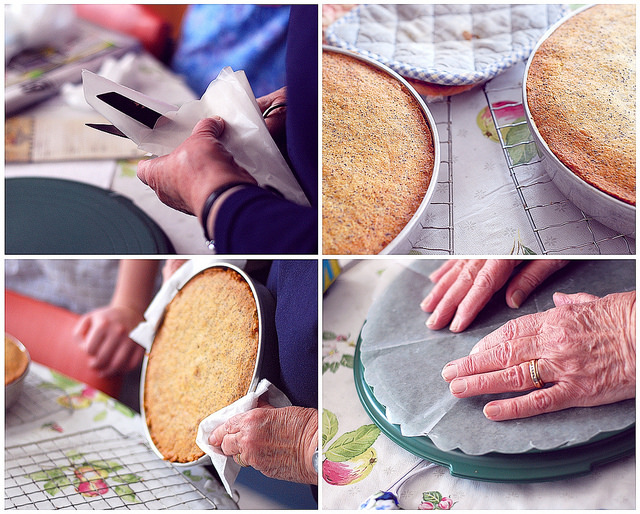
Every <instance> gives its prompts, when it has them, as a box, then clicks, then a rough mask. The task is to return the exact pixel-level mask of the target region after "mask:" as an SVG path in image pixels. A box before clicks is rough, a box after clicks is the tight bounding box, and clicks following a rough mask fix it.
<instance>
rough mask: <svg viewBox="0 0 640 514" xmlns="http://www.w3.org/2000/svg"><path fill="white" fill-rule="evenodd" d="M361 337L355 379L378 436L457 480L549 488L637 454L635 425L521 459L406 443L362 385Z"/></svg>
mask: <svg viewBox="0 0 640 514" xmlns="http://www.w3.org/2000/svg"><path fill="white" fill-rule="evenodd" d="M361 342H362V340H361V339H360V337H358V342H357V345H356V351H355V356H354V365H353V375H354V379H355V385H356V391H357V392H358V397H359V398H360V402H361V403H362V405H363V407H364V409H365V410H366V412H367V414H368V415H369V417H370V418H371V420H372V421H373V422H374V423H375V424H376V425H377V426H378V428H380V430H381V431H382V432H383V433H384V434H385V435H386V436H387V437H389V439H391V440H392V441H393V442H395V443H396V444H397V445H398V446H400V447H402V448H404V449H405V450H407V451H409V452H411V453H413V454H414V455H417V456H418V457H421V458H423V459H426V460H428V461H431V462H434V463H436V464H440V465H441V466H445V467H447V468H449V471H450V473H451V474H452V475H453V476H456V477H461V478H469V479H472V480H481V481H485V482H512V483H525V482H548V481H552V480H562V479H566V478H570V477H576V476H581V475H586V474H588V473H589V472H591V471H592V469H593V468H594V467H595V466H599V465H602V464H606V463H608V462H612V461H615V460H617V459H620V458H622V457H625V456H627V455H633V454H634V452H635V432H636V430H635V424H634V425H633V426H632V427H630V428H628V429H625V430H622V431H618V432H612V433H610V434H606V435H604V436H603V435H599V436H597V437H594V438H593V439H591V440H590V441H587V442H586V443H583V444H579V445H574V446H568V447H563V448H559V449H555V450H546V451H541V450H538V451H529V452H525V453H518V454H505V453H496V452H494V453H488V454H485V455H468V454H466V453H464V452H461V451H460V450H452V451H443V450H440V449H439V448H438V447H437V446H436V445H435V444H434V443H433V442H432V441H431V439H429V438H428V437H426V436H420V437H405V436H403V435H402V433H401V432H400V427H399V425H395V424H393V423H390V422H389V421H388V420H387V418H386V416H385V407H384V406H383V405H381V404H380V403H379V402H378V401H377V400H376V397H375V394H374V392H373V389H372V388H371V387H369V385H368V384H367V383H366V382H365V380H364V366H363V365H362V361H361V359H360V344H361Z"/></svg>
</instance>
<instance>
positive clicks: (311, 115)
mask: <svg viewBox="0 0 640 514" xmlns="http://www.w3.org/2000/svg"><path fill="white" fill-rule="evenodd" d="M317 9H318V8H317V5H294V6H292V7H291V14H290V20H289V32H288V36H287V122H286V129H287V153H288V158H289V162H290V163H291V166H292V171H293V173H294V174H295V175H296V178H297V179H298V182H299V183H300V185H301V186H302V189H303V191H304V192H305V194H306V195H307V198H308V199H309V202H310V203H311V206H310V207H303V206H299V205H296V204H294V203H292V202H289V201H287V200H284V199H282V198H279V197H277V196H276V195H273V194H272V193H270V192H267V191H262V190H260V189H258V188H245V189H242V190H240V191H237V192H236V193H234V194H232V195H231V196H230V197H229V198H228V199H227V200H225V202H224V204H223V205H222V206H221V208H220V211H219V212H218V216H217V218H216V225H215V227H214V231H215V239H216V248H217V252H218V253H221V254H239V253H247V254H277V253H287V254H314V253H317V251H318V210H317V209H318V51H317V48H318V11H317Z"/></svg>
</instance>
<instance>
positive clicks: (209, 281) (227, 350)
mask: <svg viewBox="0 0 640 514" xmlns="http://www.w3.org/2000/svg"><path fill="white" fill-rule="evenodd" d="M258 339H259V332H258V311H257V307H256V302H255V299H254V296H253V293H252V291H251V288H250V286H249V284H247V282H246V281H245V280H244V278H243V277H242V276H241V275H240V274H239V273H237V272H236V271H234V270H231V269H228V268H209V269H206V270H204V271H202V272H200V273H199V274H197V275H196V276H194V277H193V278H192V279H191V280H190V281H189V282H187V284H186V285H185V286H184V287H183V288H182V289H181V290H180V291H179V292H178V294H177V295H176V296H175V297H174V298H173V300H171V302H170V303H169V305H168V306H167V308H166V312H165V316H164V319H163V320H162V323H161V325H160V327H159V328H158V331H157V333H156V336H155V339H154V341H153V345H152V346H151V352H150V354H149V359H148V363H147V368H146V375H145V383H144V388H145V389H144V409H145V417H146V422H147V426H148V428H149V433H150V435H151V438H152V440H153V442H154V444H155V446H156V448H157V449H158V450H159V451H160V453H161V454H162V455H163V456H164V458H165V459H167V460H170V461H173V462H192V461H194V460H196V459H198V458H199V457H201V456H202V455H203V452H202V450H200V448H199V447H198V446H197V445H196V443H195V438H196V433H197V429H198V425H199V424H200V421H202V420H203V419H204V418H206V417H207V416H209V415H210V414H213V413H214V412H216V411H218V410H220V409H222V408H223V407H226V406H227V405H230V404H231V403H233V402H234V401H236V400H238V399H239V398H241V397H242V396H244V395H245V394H247V392H248V391H249V387H250V386H251V381H252V378H253V373H254V368H255V364H256V359H257V355H258V345H259V340H258Z"/></svg>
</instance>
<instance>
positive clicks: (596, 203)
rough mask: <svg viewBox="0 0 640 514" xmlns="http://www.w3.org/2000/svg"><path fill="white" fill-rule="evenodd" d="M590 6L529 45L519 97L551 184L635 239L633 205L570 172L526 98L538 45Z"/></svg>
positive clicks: (619, 231) (599, 218) (612, 227)
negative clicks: (538, 125) (536, 121)
mask: <svg viewBox="0 0 640 514" xmlns="http://www.w3.org/2000/svg"><path fill="white" fill-rule="evenodd" d="M590 7H592V6H586V7H583V8H580V9H578V10H576V11H574V12H572V13H571V14H569V15H567V16H565V17H564V18H562V19H561V20H560V21H558V22H557V23H556V24H554V25H552V26H551V27H550V28H549V30H548V31H547V32H546V33H545V34H544V35H543V36H542V37H541V38H540V40H539V41H538V43H537V44H536V45H535V47H534V48H533V51H532V52H531V55H530V56H529V59H528V61H527V64H526V67H525V71H524V80H523V81H522V98H523V105H524V111H525V116H526V119H527V123H528V125H529V129H530V131H531V134H532V136H533V139H534V141H535V142H536V144H537V145H538V148H539V149H540V150H541V152H542V153H543V155H544V158H543V164H544V166H545V170H546V172H547V174H548V175H549V178H550V179H551V180H552V181H553V183H554V184H555V186H556V187H557V188H558V189H559V190H560V191H561V192H562V193H563V194H564V195H565V196H566V197H567V199H568V200H569V201H570V202H571V203H573V204H574V205H575V206H576V207H578V208H579V209H580V210H581V211H582V212H584V213H585V214H587V215H588V216H590V217H592V218H594V219H595V220H597V221H599V222H600V223H602V224H603V225H605V226H607V227H609V228H611V229H612V230H614V231H616V232H618V233H620V234H624V235H627V236H630V237H632V238H634V239H635V234H636V208H635V206H633V205H630V204H628V203H625V202H623V201H622V200H619V199H618V198H615V197H613V196H611V195H608V194H607V193H605V192H603V191H601V190H599V189H597V188H596V187H594V186H592V185H591V184H589V183H587V182H585V181H584V180H582V179H581V178H580V177H578V176H577V175H576V174H574V173H573V172H572V171H571V170H570V169H569V168H568V167H567V166H566V165H565V164H564V163H563V162H562V161H560V159H559V158H558V157H557V156H556V155H555V154H554V153H553V152H552V151H551V149H550V148H549V146H548V145H547V143H546V141H545V140H544V139H543V138H542V136H541V135H540V132H539V131H538V127H537V126H536V124H535V122H534V120H533V118H532V116H531V112H530V111H529V102H528V99H527V79H528V77H529V68H530V66H531V63H532V62H533V59H534V57H535V55H536V53H537V51H538V50H539V48H540V46H541V45H542V44H543V43H544V42H545V41H546V40H547V39H548V38H549V36H551V34H553V33H554V32H555V31H556V30H557V29H558V27H560V26H561V25H562V24H564V23H565V22H566V21H567V20H568V19H570V18H572V17H573V16H577V15H579V14H580V13H582V12H583V11H585V10H586V9H589V8H590Z"/></svg>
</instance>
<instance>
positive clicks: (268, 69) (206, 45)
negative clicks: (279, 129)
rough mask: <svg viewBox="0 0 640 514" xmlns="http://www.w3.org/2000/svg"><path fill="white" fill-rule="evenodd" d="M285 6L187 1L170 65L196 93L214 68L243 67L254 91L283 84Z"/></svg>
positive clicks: (202, 89) (201, 90)
mask: <svg viewBox="0 0 640 514" xmlns="http://www.w3.org/2000/svg"><path fill="white" fill-rule="evenodd" d="M289 10H290V7H289V6H270V5H243V4H238V5H235V4H227V5H212V4H201V5H190V6H189V7H188V9H187V11H186V13H185V17H184V19H183V22H182V31H181V36H180V40H179V41H178V45H177V48H176V52H175V54H174V57H173V60H172V64H171V67H172V69H173V70H174V71H175V72H176V73H178V74H180V75H182V76H183V77H184V78H185V80H186V81H187V84H188V85H189V86H190V87H191V88H192V89H193V91H194V92H195V93H196V94H198V95H202V94H203V93H204V92H205V90H206V89H207V86H208V85H209V84H210V83H211V81H212V80H214V79H215V78H216V77H217V76H218V73H220V70H222V68H224V67H225V66H231V68H233V70H234V71H239V70H244V72H245V73H246V75H247V78H248V79H249V83H250V84H251V88H252V89H253V92H254V94H255V95H256V97H260V96H263V95H266V94H268V93H271V92H272V91H275V90H277V89H280V88H281V87H283V86H284V85H285V55H286V39H287V27H288V24H289Z"/></svg>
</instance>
